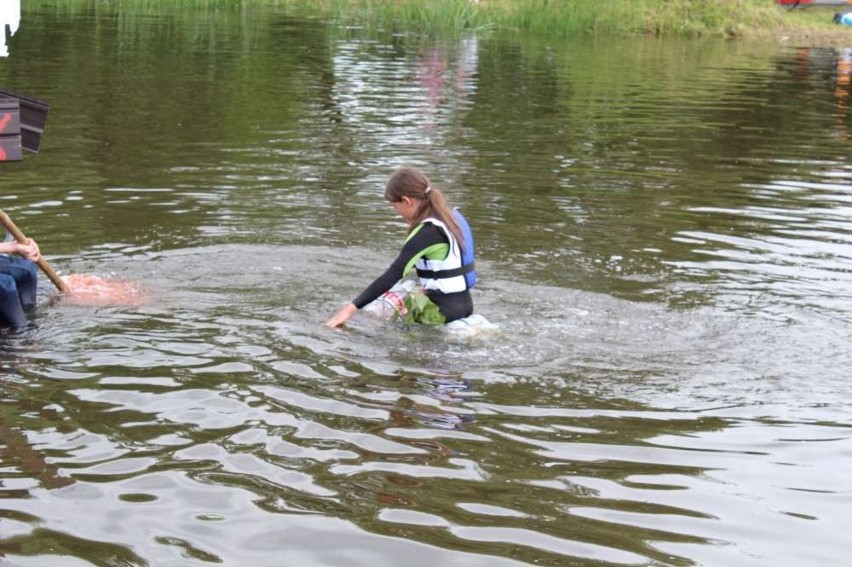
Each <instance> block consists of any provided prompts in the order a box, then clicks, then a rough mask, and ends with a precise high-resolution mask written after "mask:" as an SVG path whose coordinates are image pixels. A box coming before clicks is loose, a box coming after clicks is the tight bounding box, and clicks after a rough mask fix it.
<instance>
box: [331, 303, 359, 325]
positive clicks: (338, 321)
mask: <svg viewBox="0 0 852 567" xmlns="http://www.w3.org/2000/svg"><path fill="white" fill-rule="evenodd" d="M357 312H358V308H357V307H355V305H354V304H353V303H347V304H346V305H344V306H343V307H341V308H340V311H338V312H337V313H335V314H334V316H333V317H332V318H331V319H329V320H328V321H326V322H325V326H326V327H340V326H341V325H343V324H344V323H345V322H346V321H348V320H349V318H350V317H352V316H353V315H354V314H355V313H357Z"/></svg>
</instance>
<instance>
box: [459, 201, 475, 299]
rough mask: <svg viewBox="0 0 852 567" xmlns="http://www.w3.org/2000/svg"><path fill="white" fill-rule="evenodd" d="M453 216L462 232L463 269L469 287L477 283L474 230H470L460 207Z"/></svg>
mask: <svg viewBox="0 0 852 567" xmlns="http://www.w3.org/2000/svg"><path fill="white" fill-rule="evenodd" d="M453 218H454V219H455V221H456V222H457V223H458V225H459V228H460V229H461V232H462V241H463V242H462V269H464V279H465V282H466V283H467V287H468V289H470V288H472V287H473V286H475V285H476V270H475V269H474V267H475V264H474V257H473V232H472V231H471V230H470V225H469V224H468V223H467V219H466V218H464V215H462V214H461V211H460V210H459V209H458V208H455V209H453Z"/></svg>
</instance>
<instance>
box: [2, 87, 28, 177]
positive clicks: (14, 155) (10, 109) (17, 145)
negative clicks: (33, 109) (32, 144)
mask: <svg viewBox="0 0 852 567" xmlns="http://www.w3.org/2000/svg"><path fill="white" fill-rule="evenodd" d="M22 154H23V152H22V151H21V112H20V106H19V103H18V99H16V98H13V97H9V96H3V95H2V94H0V161H19V160H21V159H23V155H22Z"/></svg>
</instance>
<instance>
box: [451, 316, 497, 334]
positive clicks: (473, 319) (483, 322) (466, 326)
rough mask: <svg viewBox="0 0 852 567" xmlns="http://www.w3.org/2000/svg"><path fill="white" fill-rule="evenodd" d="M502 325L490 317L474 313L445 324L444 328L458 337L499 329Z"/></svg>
mask: <svg viewBox="0 0 852 567" xmlns="http://www.w3.org/2000/svg"><path fill="white" fill-rule="evenodd" d="M499 328H500V327H499V326H498V325H495V324H494V323H492V322H490V321H489V320H488V319H486V318H485V317H483V316H482V315H480V314H479V313H474V314H473V315H471V316H470V317H465V318H463V319H456V320H455V321H452V322H450V323H447V324H446V325H444V330H445V331H447V332H448V333H449V334H451V335H453V336H457V337H472V336H474V335H478V334H480V333H483V332H487V331H497V330H498V329H499Z"/></svg>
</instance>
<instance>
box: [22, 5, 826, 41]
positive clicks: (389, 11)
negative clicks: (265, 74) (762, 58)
mask: <svg viewBox="0 0 852 567" xmlns="http://www.w3.org/2000/svg"><path fill="white" fill-rule="evenodd" d="M27 5H28V6H41V7H45V6H51V5H52V6H56V7H57V9H63V10H74V9H75V8H76V9H92V10H97V11H108V10H115V11H124V10H128V11H140V10H143V11H145V12H152V11H160V10H168V11H174V10H216V11H221V10H250V9H253V8H263V7H270V6H275V7H286V8H288V9H291V10H298V11H301V12H304V13H309V14H312V15H319V16H323V17H328V18H331V19H333V20H335V21H337V22H340V23H345V24H355V25H366V26H394V27H405V28H411V29H417V30H421V31H431V30H438V29H440V30H444V31H451V30H463V29H504V30H518V31H527V32H533V33H540V34H548V35H561V36H569V35H582V34H590V33H616V34H643V35H655V36H680V37H698V36H702V37H748V36H761V35H766V34H770V33H781V32H782V31H783V30H787V31H789V30H800V31H801V30H805V31H819V30H829V29H832V26H833V24H832V22H831V15H832V14H833V11H828V10H824V9H822V10H820V9H808V10H784V9H782V8H780V7H778V6H777V5H776V4H775V2H774V0H112V1H109V2H107V1H104V0H28V4H27Z"/></svg>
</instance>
